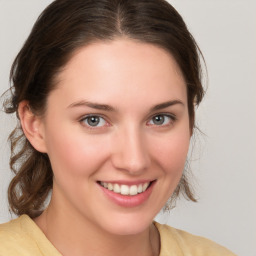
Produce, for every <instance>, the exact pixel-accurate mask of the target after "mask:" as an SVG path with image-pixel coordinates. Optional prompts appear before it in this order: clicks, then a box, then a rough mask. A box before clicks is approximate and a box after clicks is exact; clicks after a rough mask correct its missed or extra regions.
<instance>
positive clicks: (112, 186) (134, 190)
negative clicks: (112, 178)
mask: <svg viewBox="0 0 256 256" xmlns="http://www.w3.org/2000/svg"><path fill="white" fill-rule="evenodd" d="M153 182H154V181H151V182H144V183H141V184H137V185H131V186H129V185H125V184H116V183H109V182H103V181H98V184H99V185H100V186H102V187H104V188H106V189H108V190H110V191H112V192H114V193H116V194H121V195H125V196H135V195H138V194H141V193H143V192H145V191H146V190H147V189H148V188H149V187H150V186H151V184H152V183H153Z"/></svg>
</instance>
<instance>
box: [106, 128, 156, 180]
mask: <svg viewBox="0 0 256 256" xmlns="http://www.w3.org/2000/svg"><path fill="white" fill-rule="evenodd" d="M112 142H114V143H113V145H112V148H113V151H112V152H113V153H112V157H111V158H112V164H113V166H114V167H115V168H116V169H119V170H123V171H126V172H129V174H132V175H139V174H141V173H143V172H144V171H145V170H146V169H147V168H148V167H149V165H150V161H151V160H150V156H149V150H148V145H147V142H146V139H145V134H143V132H142V131H140V130H139V129H135V128H134V127H130V128H126V129H124V130H123V131H119V132H118V134H115V138H113V140H112Z"/></svg>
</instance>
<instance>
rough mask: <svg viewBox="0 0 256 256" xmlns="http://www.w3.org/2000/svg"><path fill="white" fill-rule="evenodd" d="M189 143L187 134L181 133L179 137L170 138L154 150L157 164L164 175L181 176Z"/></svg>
mask: <svg viewBox="0 0 256 256" xmlns="http://www.w3.org/2000/svg"><path fill="white" fill-rule="evenodd" d="M189 142H190V135H189V132H188V133H183V134H181V135H180V136H178V135H176V136H170V137H169V138H166V139H165V140H164V141H161V142H160V144H159V146H158V147H157V148H156V152H155V155H157V157H158V159H159V160H158V162H159V164H160V165H161V168H162V170H164V172H165V173H166V175H172V176H173V175H177V176H180V175H181V174H182V172H183V169H184V165H185V162H186V158H187V153H188V149H189Z"/></svg>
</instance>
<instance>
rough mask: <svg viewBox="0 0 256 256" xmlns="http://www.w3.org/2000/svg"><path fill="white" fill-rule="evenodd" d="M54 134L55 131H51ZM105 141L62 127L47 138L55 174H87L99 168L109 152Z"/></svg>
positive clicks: (73, 175)
mask: <svg viewBox="0 0 256 256" xmlns="http://www.w3.org/2000/svg"><path fill="white" fill-rule="evenodd" d="M49 134H53V133H49ZM103 144H104V141H102V140H101V141H99V140H97V141H96V138H95V137H94V136H86V135H85V134H82V133H81V132H80V133H78V132H76V131H74V130H73V131H72V132H70V131H68V130H67V131H65V130H64V129H62V131H60V132H59V133H57V134H54V136H51V137H50V138H48V139H47V149H48V155H49V157H50V161H51V165H52V169H53V172H54V175H55V176H56V175H58V173H61V175H62V176H63V175H65V176H66V177H67V176H71V178H72V179H74V178H75V177H78V178H79V177H81V176H83V175H85V176H87V175H90V174H92V173H93V172H94V171H95V170H97V166H98V165H99V164H100V163H102V162H104V159H105V158H106V155H107V152H106V150H105V151H104V149H105V148H106V147H104V146H103Z"/></svg>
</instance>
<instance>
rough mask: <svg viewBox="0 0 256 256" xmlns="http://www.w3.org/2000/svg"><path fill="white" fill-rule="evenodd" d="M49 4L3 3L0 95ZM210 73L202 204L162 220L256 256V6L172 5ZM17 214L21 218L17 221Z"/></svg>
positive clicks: (1, 155) (3, 150) (200, 141)
mask: <svg viewBox="0 0 256 256" xmlns="http://www.w3.org/2000/svg"><path fill="white" fill-rule="evenodd" d="M50 2H51V1H50V0H22V1H21V0H0V38H1V39H0V93H3V92H4V91H5V90H6V89H7V88H8V87H9V81H8V76H9V70H10V66H11V63H12V61H13V59H14V57H15V56H16V54H17V53H18V51H19V49H20V48H21V46H22V45H23V42H24V40H25V39H26V37H27V36H28V34H29V31H30V29H31V27H32V25H33V23H34V22H35V20H36V18H37V17H38V15H39V14H40V12H41V11H42V10H43V9H44V7H46V6H47V5H48V4H49V3H50ZM170 2H171V3H172V4H173V5H174V7H175V8H176V9H177V10H178V11H179V12H180V14H181V15H182V16H183V18H184V20H185V22H186V23H187V25H188V28H189V29H190V31H191V32H192V34H193V35H194V37H195V38H196V40H197V42H198V44H199V46H200V48H201V50H202V52H203V54H204V57H205V60H206V64H207V68H208V80H209V82H208V90H207V94H206V97H205V99H204V102H203V103H202V105H201V106H200V107H199V109H198V110H197V124H198V126H199V127H200V129H201V130H202V131H203V132H204V134H205V135H200V134H198V135H197V136H196V138H195V146H194V148H193V152H192V156H191V157H190V158H191V171H192V173H193V176H194V177H193V179H192V183H193V184H194V186H195V188H196V192H197V198H198V199H199V202H198V203H196V204H195V203H190V202H186V201H185V199H181V200H179V201H178V202H177V207H176V208H175V209H174V210H172V211H171V212H170V213H167V214H161V213H160V214H159V215H158V216H157V218H156V219H157V220H158V221H160V222H162V223H168V224H169V225H172V226H174V227H176V228H180V229H185V230H187V231H189V232H191V233H194V234H197V235H200V236H205V237H208V238H210V239H212V240H214V241H216V242H218V243H220V244H222V245H224V246H226V247H228V248H230V249H231V250H232V251H234V252H235V253H236V254H238V255H246V256H256V217H255V216H256V160H255V159H256V70H255V68H256V47H255V46H256V15H255V13H256V1H249V0H243V1H242V0H240V1H237V0H223V1H220V0H215V1H213V0H175V1H174V0H173V1H171V0H170ZM0 122H1V124H0V163H1V164H0V223H2V222H6V221H8V220H9V219H10V218H11V215H10V214H9V212H8V204H7V193H6V190H7V186H8V183H9V181H10V177H11V174H10V170H9V166H8V161H9V155H10V147H9V144H8V142H7V137H8V134H9V132H10V131H11V129H12V128H13V127H14V125H15V123H16V121H15V117H14V116H13V117H10V116H7V115H6V114H4V113H3V112H2V111H1V113H0ZM13 217H14V216H13Z"/></svg>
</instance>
